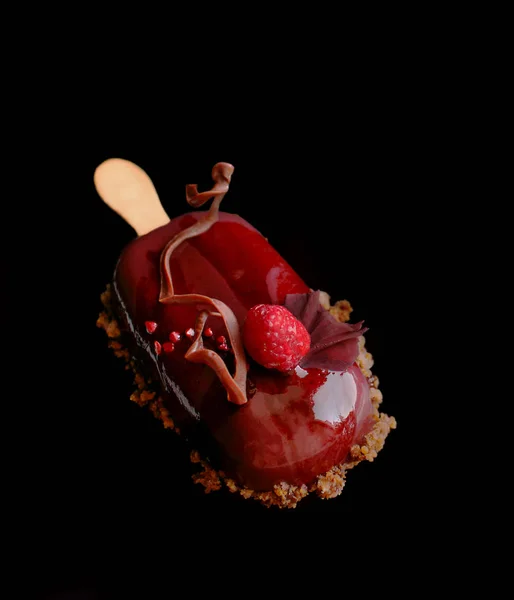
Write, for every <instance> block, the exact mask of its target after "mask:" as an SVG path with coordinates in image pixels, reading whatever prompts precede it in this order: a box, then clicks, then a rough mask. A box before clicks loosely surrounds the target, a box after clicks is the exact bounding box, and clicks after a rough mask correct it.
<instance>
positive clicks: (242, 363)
mask: <svg viewBox="0 0 514 600" xmlns="http://www.w3.org/2000/svg"><path fill="white" fill-rule="evenodd" d="M233 172H234V167H233V166H232V165H230V164H228V163H218V164H216V165H214V167H213V169H212V178H213V179H214V181H215V185H214V186H213V188H212V189H211V190H209V191H208V192H201V193H198V188H197V186H196V185H195V184H191V185H188V186H186V198H187V201H188V203H189V204H190V205H191V206H194V207H199V206H202V204H205V202H207V200H210V199H211V198H214V201H213V203H212V204H211V208H210V209H209V212H208V213H207V214H206V215H205V217H204V218H203V219H200V220H199V221H197V222H196V223H194V224H193V225H191V227H188V228H187V229H184V230H183V231H181V232H180V233H178V234H177V235H176V236H175V237H173V238H172V239H171V240H170V241H169V242H168V244H167V245H166V247H165V248H164V250H163V251H162V254H161V291H160V295H159V302H162V303H163V304H197V305H198V304H200V305H203V306H207V307H208V308H207V309H203V310H201V312H200V314H199V315H198V317H197V320H196V325H195V337H194V339H193V344H192V346H191V347H190V348H189V350H188V351H187V352H186V355H185V357H186V359H187V360H189V361H191V362H198V363H204V364H207V365H209V366H210V367H211V368H212V369H213V370H214V372H215V373H216V375H217V376H218V377H219V379H220V381H221V383H222V384H223V385H224V387H225V389H226V390H227V396H228V399H229V401H230V402H233V403H234V404H245V403H246V402H248V399H247V397H246V373H247V364H246V355H245V352H244V348H243V342H242V338H241V332H240V330H239V324H238V322H237V319H236V316H235V315H234V313H233V312H232V310H231V309H230V308H229V307H228V306H227V305H226V304H225V303H224V302H222V301H221V300H216V299H214V298H209V297H208V296H203V295H201V294H175V293H174V290H173V282H172V278H171V269H170V258H171V255H172V253H173V252H174V250H175V249H176V248H177V246H179V245H180V244H181V243H182V242H183V241H185V240H187V239H189V238H192V237H196V236H197V235H200V234H202V233H204V232H205V231H207V230H208V229H210V228H211V227H212V226H213V225H214V223H216V221H217V220H218V218H219V205H220V203H221V201H222V200H223V197H224V196H225V194H226V193H227V192H228V188H229V184H230V178H231V176H232V173H233ZM209 315H211V316H216V317H221V318H222V319H223V322H224V324H225V327H226V329H227V333H228V337H229V340H230V343H231V346H232V350H233V351H234V359H235V373H234V376H232V375H230V373H229V372H228V369H227V366H226V365H225V362H224V361H223V359H222V358H221V356H220V355H219V354H217V353H216V352H214V351H212V350H208V349H206V348H204V346H203V342H202V338H201V335H202V332H203V328H204V327H205V321H206V319H207V317H208V316H209Z"/></svg>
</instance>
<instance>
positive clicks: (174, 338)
mask: <svg viewBox="0 0 514 600" xmlns="http://www.w3.org/2000/svg"><path fill="white" fill-rule="evenodd" d="M181 337H182V336H181V335H180V333H178V331H172V332H171V333H170V341H171V342H173V343H174V344H176V343H177V342H178V341H179V340H180V338H181Z"/></svg>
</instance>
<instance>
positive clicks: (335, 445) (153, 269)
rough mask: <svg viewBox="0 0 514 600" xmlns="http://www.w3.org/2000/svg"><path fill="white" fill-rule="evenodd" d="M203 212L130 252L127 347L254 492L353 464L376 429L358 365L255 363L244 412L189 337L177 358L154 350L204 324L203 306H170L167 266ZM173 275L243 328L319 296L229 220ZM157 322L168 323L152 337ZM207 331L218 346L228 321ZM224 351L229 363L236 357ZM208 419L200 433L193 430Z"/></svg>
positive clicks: (198, 241) (186, 254)
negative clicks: (247, 321)
mask: <svg viewBox="0 0 514 600" xmlns="http://www.w3.org/2000/svg"><path fill="white" fill-rule="evenodd" d="M203 214H204V213H203V212H196V213H189V214H186V215H183V216H181V217H178V218H176V219H173V220H172V221H171V222H170V223H169V224H168V225H165V226H163V227H160V228H158V229H156V230H154V231H152V232H150V233H149V234H147V235H145V236H142V237H140V238H138V239H136V240H134V241H133V242H131V243H130V244H129V245H128V246H127V247H126V248H125V249H124V251H123V252H122V254H121V257H120V260H119V262H118V265H117V268H116V273H115V277H114V291H115V301H117V311H118V313H119V316H120V320H121V325H122V327H123V326H124V328H125V330H126V331H128V332H129V333H132V335H130V336H128V338H127V343H128V345H129V348H130V350H131V351H132V352H133V353H134V354H135V355H136V356H137V357H138V358H139V359H141V360H142V361H143V362H144V363H145V366H146V369H145V370H146V371H150V374H151V375H152V376H153V377H155V378H157V380H160V383H161V386H162V389H163V391H164V393H163V394H162V397H163V400H164V402H165V404H166V405H167V407H168V408H169V410H170V413H171V415H172V416H173V418H174V420H175V421H176V422H177V424H178V425H179V426H180V427H181V428H182V430H183V431H185V432H186V435H190V436H191V437H193V438H194V437H195V430H196V431H201V432H203V433H205V432H208V433H209V434H210V435H207V436H203V437H208V438H210V439H209V440H207V441H206V440H202V442H205V447H206V448H207V452H208V453H209V455H210V457H211V459H212V460H213V462H214V463H215V466H216V467H218V468H221V469H223V470H224V471H225V472H226V474H227V475H228V476H231V477H234V478H235V479H237V480H238V481H239V482H240V483H242V484H245V485H247V486H248V487H250V488H252V489H255V490H269V489H271V488H272V487H273V485H275V484H277V483H280V482H281V481H285V482H287V483H290V484H296V485H299V484H302V483H307V484H308V483H310V482H312V481H313V479H314V478H315V477H316V476H317V475H319V474H322V473H324V472H326V471H327V470H329V469H330V468H331V467H332V466H334V465H336V464H339V463H340V462H342V461H343V460H344V459H345V458H346V456H347V455H348V452H349V449H350V447H351V445H352V444H354V443H356V442H357V441H359V439H360V438H362V436H363V435H364V434H365V433H366V432H367V431H368V430H369V429H370V427H371V419H370V413H371V404H370V400H369V386H368V383H367V381H366V379H365V378H364V376H363V375H362V373H361V371H360V369H359V368H358V367H357V366H352V367H351V368H350V369H349V370H348V371H346V372H344V373H341V372H333V371H327V370H321V369H307V370H303V369H301V368H300V367H297V368H296V369H295V371H293V372H292V373H290V374H282V373H278V372H274V371H271V370H267V369H264V368H262V367H260V366H259V365H256V364H255V363H253V362H250V369H249V372H248V385H247V396H248V403H247V404H245V405H243V406H236V405H234V404H232V403H230V402H228V401H227V394H226V391H225V389H224V388H223V387H222V385H221V383H220V381H219V379H218V378H217V376H216V375H215V373H214V372H213V371H212V369H211V368H210V367H208V366H206V365H203V364H198V363H191V362H189V361H187V360H185V358H184V354H185V352H186V351H187V349H188V348H189V346H190V344H191V341H190V340H189V339H188V338H187V337H186V336H184V335H182V336H181V339H180V340H179V341H177V342H176V343H175V347H174V351H173V352H162V353H161V354H160V355H158V354H157V353H156V351H155V346H154V341H160V342H161V343H163V344H164V343H165V342H166V341H167V340H168V339H169V332H171V331H176V332H181V333H183V332H185V331H187V330H188V329H189V328H190V327H193V326H194V323H195V320H196V315H197V310H196V309H195V307H194V306H189V305H165V304H162V303H159V291H160V265H159V260H160V255H161V252H162V250H163V248H164V247H165V245H166V244H167V242H168V241H169V240H170V239H171V238H172V237H173V236H174V235H175V234H176V233H178V232H179V231H181V230H182V229H185V228H186V227H189V226H190V225H191V224H192V223H194V221H195V220H197V219H199V218H200V217H201V216H202V215H203ZM171 272H172V276H173V284H174V288H175V293H177V294H185V293H198V294H205V295H207V296H210V297H212V298H217V299H219V300H222V301H223V302H225V303H226V304H227V305H228V306H230V308H231V309H232V310H233V312H234V313H235V315H236V317H237V319H238V321H239V323H240V325H242V323H243V321H244V318H245V316H246V313H247V311H248V310H249V309H250V308H251V307H252V306H254V305H256V304H260V303H264V304H282V303H283V302H284V299H285V296H286V294H289V293H307V292H309V291H310V289H309V288H308V286H307V285H306V284H305V283H304V282H303V281H302V280H301V279H300V277H299V276H298V275H297V274H296V273H295V272H294V271H293V269H292V268H291V267H290V266H289V265H288V264H287V263H286V262H285V261H284V259H283V258H282V257H281V256H280V255H279V254H278V253H277V252H276V250H274V249H273V248H272V246H271V245H270V244H269V243H268V242H267V241H266V239H265V238H264V237H263V236H262V235H261V234H260V233H259V232H257V231H256V230H255V229H254V228H253V227H252V226H251V225H250V224H249V223H247V222H246V221H244V220H243V219H241V218H240V217H238V216H237V215H231V214H228V213H220V216H219V221H218V222H217V223H215V224H214V225H213V226H212V227H211V229H210V230H208V231H207V232H205V233H203V234H202V235H200V236H198V237H196V238H192V239H190V240H188V241H185V242H184V243H183V244H181V245H180V246H179V247H178V248H177V250H176V251H175V252H174V253H173V254H172V257H171ZM147 321H152V322H155V323H157V324H158V327H157V329H156V331H155V333H153V334H152V335H150V334H148V332H147V329H146V326H145V323H146V322H147ZM207 325H208V327H209V328H210V329H212V334H213V336H214V338H215V339H216V338H219V336H222V335H224V334H225V333H226V332H225V331H224V330H223V325H222V321H221V319H219V318H216V317H209V319H208V322H207ZM161 338H162V339H161ZM215 339H214V340H212V342H211V343H212V344H213V346H212V347H213V348H215V347H216V346H215V344H216V341H215ZM224 354H226V356H227V358H226V360H227V361H230V360H231V355H230V353H228V352H224ZM197 423H198V424H200V427H198V428H196V427H193V426H192V425H194V424H197ZM213 441H214V442H215V443H214V444H212V442H213Z"/></svg>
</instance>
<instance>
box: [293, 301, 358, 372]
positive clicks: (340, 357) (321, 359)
mask: <svg viewBox="0 0 514 600" xmlns="http://www.w3.org/2000/svg"><path fill="white" fill-rule="evenodd" d="M320 294H321V292H320V291H319V290H318V291H314V292H310V293H309V294H288V295H287V296H286V299H285V302H284V306H285V307H286V308H287V309H288V310H290V311H291V312H292V313H293V315H294V316H295V317H296V318H297V319H298V320H299V321H301V322H302V323H303V325H304V326H305V328H306V329H307V331H308V332H309V334H310V336H311V347H310V350H309V352H308V353H307V354H306V355H305V356H304V358H303V359H302V360H301V361H300V366H301V367H303V368H309V367H312V368H318V369H329V370H331V371H345V370H346V369H348V367H349V366H350V365H352V364H353V363H354V362H355V360H356V358H357V356H358V354H359V342H358V338H359V337H360V336H361V335H363V334H364V333H365V332H366V331H367V328H366V327H363V326H362V324H363V321H361V322H359V323H355V324H351V323H341V322H340V321H338V320H337V319H336V318H335V317H334V316H332V315H331V314H330V312H329V311H328V310H327V309H326V308H324V307H323V306H321V304H320Z"/></svg>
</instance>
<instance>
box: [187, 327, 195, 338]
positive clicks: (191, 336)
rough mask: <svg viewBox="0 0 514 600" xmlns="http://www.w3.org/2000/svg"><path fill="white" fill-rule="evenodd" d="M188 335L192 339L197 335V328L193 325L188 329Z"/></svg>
mask: <svg viewBox="0 0 514 600" xmlns="http://www.w3.org/2000/svg"><path fill="white" fill-rule="evenodd" d="M186 337H188V338H189V339H190V340H192V339H193V338H194V337H195V330H194V329H193V328H192V327H190V328H189V329H188V330H187V331H186Z"/></svg>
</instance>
